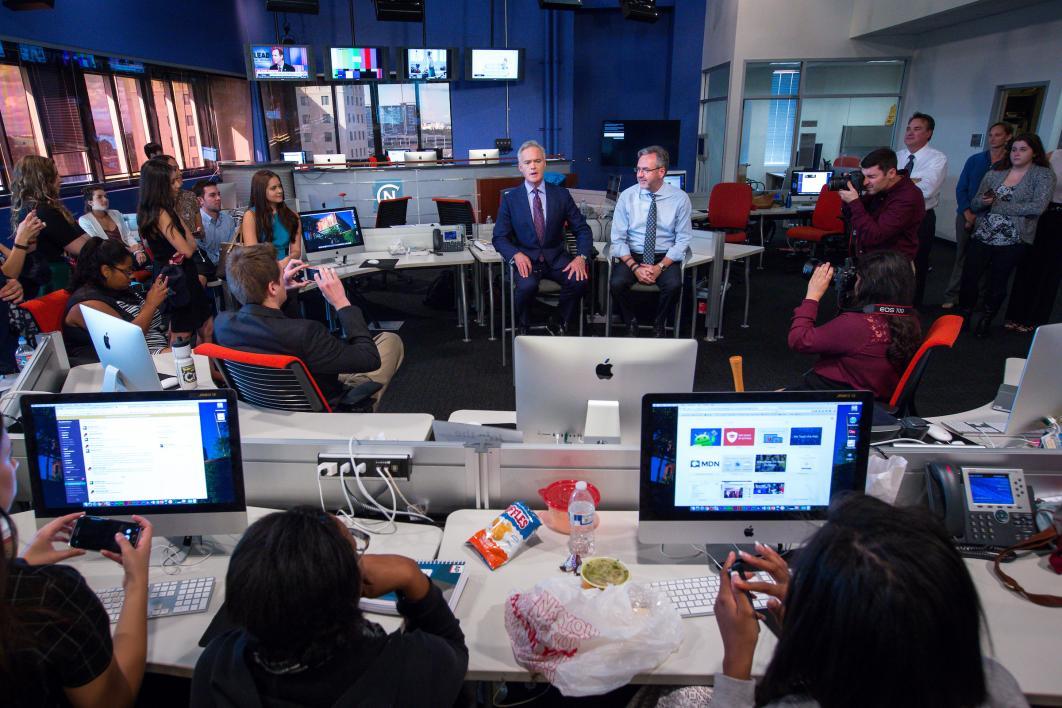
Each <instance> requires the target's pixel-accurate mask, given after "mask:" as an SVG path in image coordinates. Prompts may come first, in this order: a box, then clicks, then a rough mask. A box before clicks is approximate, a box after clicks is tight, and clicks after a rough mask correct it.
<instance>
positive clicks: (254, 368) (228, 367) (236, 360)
mask: <svg viewBox="0 0 1062 708" xmlns="http://www.w3.org/2000/svg"><path fill="white" fill-rule="evenodd" d="M195 353H196V354H199V355H201V356H206V357H209V358H211V359H213V360H214V361H216V362H217V364H218V368H220V369H221V374H222V375H223V376H224V377H225V382H226V383H227V384H228V385H229V388H231V389H233V390H234V391H236V397H237V398H238V399H240V400H241V401H244V402H246V403H250V404H251V405H254V406H259V407H261V408H271V409H273V410H280V411H301V412H305V413H331V412H332V407H331V406H329V405H328V401H327V399H325V397H324V394H322V393H321V389H319V388H318V387H317V382H316V381H314V378H313V376H312V375H311V374H310V371H309V370H308V369H307V368H306V365H305V364H304V363H303V362H302V359H300V358H298V357H297V356H288V355H285V354H255V353H252V352H244V351H240V350H239V349H231V348H229V347H223V346H220V345H218V344H200V345H199V346H198V347H196V348H195Z"/></svg>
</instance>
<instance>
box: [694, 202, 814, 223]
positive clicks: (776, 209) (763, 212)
mask: <svg viewBox="0 0 1062 708" xmlns="http://www.w3.org/2000/svg"><path fill="white" fill-rule="evenodd" d="M813 211H815V207H813V206H811V207H784V206H773V207H768V208H766V209H753V210H751V211H750V212H749V216H761V217H762V216H765V217H768V218H781V217H785V216H797V215H798V214H800V215H802V214H811V212H813ZM690 220H691V221H708V212H707V211H706V210H703V209H695V210H694V211H693V213H692V214H691V215H690Z"/></svg>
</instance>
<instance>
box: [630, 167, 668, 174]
mask: <svg viewBox="0 0 1062 708" xmlns="http://www.w3.org/2000/svg"><path fill="white" fill-rule="evenodd" d="M662 169H664V166H663V165H660V166H659V167H635V168H634V174H636V175H647V174H649V173H650V172H656V171H657V170H662Z"/></svg>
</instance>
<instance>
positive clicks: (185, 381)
mask: <svg viewBox="0 0 1062 708" xmlns="http://www.w3.org/2000/svg"><path fill="white" fill-rule="evenodd" d="M173 365H174V368H175V369H176V371H177V381H178V383H179V384H180V386H181V388H185V389H188V388H198V387H199V378H198V377H197V376H196V372H195V361H194V360H193V359H192V343H191V342H189V341H188V340H187V339H184V338H183V337H182V338H179V339H175V340H174V342H173Z"/></svg>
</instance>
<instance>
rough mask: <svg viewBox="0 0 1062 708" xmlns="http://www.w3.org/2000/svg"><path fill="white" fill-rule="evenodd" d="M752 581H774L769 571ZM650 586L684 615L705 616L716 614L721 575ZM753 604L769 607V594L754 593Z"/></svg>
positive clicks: (761, 607)
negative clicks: (662, 594) (716, 599)
mask: <svg viewBox="0 0 1062 708" xmlns="http://www.w3.org/2000/svg"><path fill="white" fill-rule="evenodd" d="M749 580H750V582H758V583H771V582H774V581H773V580H772V579H771V576H770V575H769V574H768V573H763V572H760V573H756V574H755V575H753V576H752V577H750V578H749ZM649 585H650V587H653V588H655V589H657V590H660V591H662V592H663V593H664V594H665V595H667V597H668V599H669V600H671V604H672V605H674V606H675V609H676V610H678V613H679V614H680V615H682V616H683V617H704V616H705V615H713V614H715V598H716V596H717V595H718V594H719V576H718V575H705V576H702V577H699V578H677V579H675V580H658V581H656V582H655V583H649ZM752 596H753V598H754V601H753V603H752V606H753V607H755V608H756V609H757V610H759V611H763V610H766V609H767V596H766V595H762V594H760V595H757V594H756V593H753V594H752Z"/></svg>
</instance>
